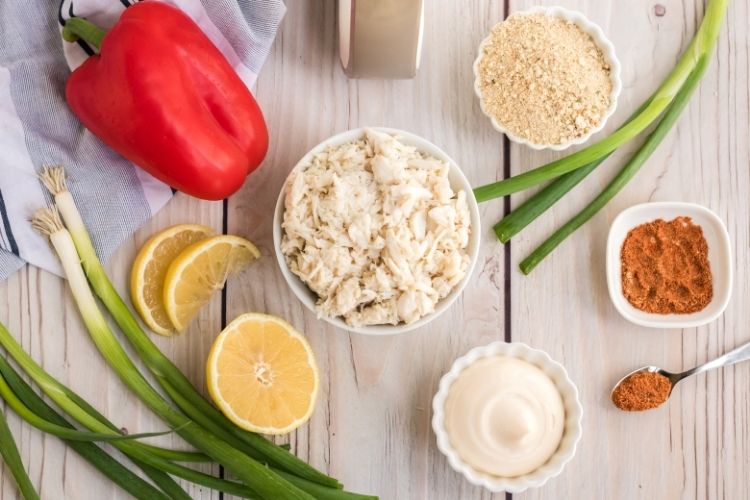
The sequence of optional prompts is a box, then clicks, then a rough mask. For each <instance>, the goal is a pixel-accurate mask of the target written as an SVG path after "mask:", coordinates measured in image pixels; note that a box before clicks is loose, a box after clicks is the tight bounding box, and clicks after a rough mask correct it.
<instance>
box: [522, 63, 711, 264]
mask: <svg viewBox="0 0 750 500" xmlns="http://www.w3.org/2000/svg"><path fill="white" fill-rule="evenodd" d="M707 67H708V55H704V56H703V57H701V58H700V60H699V61H698V62H697V63H696V65H695V71H694V72H693V74H692V75H690V76H689V77H688V80H687V81H686V82H685V85H684V86H683V87H682V89H680V91H679V92H678V93H677V96H676V98H675V100H674V103H673V104H672V105H671V106H670V107H669V109H668V110H667V112H666V113H665V114H664V117H663V118H662V119H661V120H660V121H659V124H658V125H657V126H656V128H655V129H654V130H653V132H651V133H650V134H649V136H648V138H647V139H646V141H645V142H644V143H643V145H642V146H641V147H640V148H639V149H638V151H637V152H636V153H635V154H634V155H633V156H632V158H630V160H629V161H628V162H627V163H626V164H625V166H624V167H623V168H622V170H620V172H619V173H618V174H617V175H616V176H615V178H614V179H612V181H611V182H610V183H609V184H607V186H606V187H605V188H604V190H603V191H602V192H601V193H600V194H599V196H597V197H596V198H594V200H593V201H592V202H591V203H589V204H588V205H586V207H585V208H584V209H583V210H581V211H580V212H579V213H578V214H577V215H576V216H575V217H573V218H572V219H570V220H569V221H568V222H566V223H565V224H564V225H563V226H562V227H560V229H558V230H557V231H555V232H554V233H553V234H552V235H551V236H550V237H549V238H547V239H546V240H545V241H544V243H542V244H541V245H539V247H537V248H536V249H535V250H534V251H533V252H531V254H530V255H529V256H528V257H526V258H525V259H524V260H523V261H522V262H521V265H520V267H521V271H523V273H524V274H529V273H530V272H531V271H532V270H533V269H534V268H535V267H536V266H537V265H538V264H539V262H541V261H542V260H543V259H544V258H545V257H546V256H547V255H549V253H550V252H552V250H554V249H555V248H556V247H557V246H558V245H559V244H560V243H562V241H563V240H565V238H567V237H568V236H570V235H571V234H572V233H573V232H574V231H575V230H576V229H578V228H579V227H581V226H582V225H583V224H585V223H586V221H588V220H589V219H591V217H593V216H594V215H595V214H596V213H597V212H598V211H599V210H601V209H602V208H603V207H604V205H606V204H607V203H608V202H609V201H610V200H611V199H612V198H614V196H615V195H616V194H617V193H619V192H620V190H621V189H622V188H623V187H625V185H626V184H627V183H628V181H630V179H632V178H633V176H634V175H635V174H636V173H637V172H638V170H639V169H640V168H641V166H643V164H644V163H645V161H646V160H647V159H648V157H649V156H651V154H652V153H653V152H654V150H655V149H656V148H657V146H658V145H659V144H660V143H661V141H662V140H663V139H664V136H666V135H667V132H669V129H670V128H671V127H672V125H674V122H675V121H677V118H678V117H679V116H680V113H681V112H682V110H683V109H684V108H685V106H686V105H687V103H688V100H689V99H690V96H691V95H692V93H693V91H694V90H695V89H696V88H697V86H698V83H700V79H701V77H702V76H703V74H704V73H705V71H706V68H707Z"/></svg>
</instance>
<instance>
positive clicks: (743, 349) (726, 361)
mask: <svg viewBox="0 0 750 500" xmlns="http://www.w3.org/2000/svg"><path fill="white" fill-rule="evenodd" d="M749 359H750V342H748V343H747V344H744V345H741V346H740V347H738V348H736V349H734V350H732V351H729V352H728V353H726V354H724V355H723V356H719V357H718V358H716V359H714V360H712V361H709V362H708V363H704V364H702V365H699V366H696V367H695V368H693V369H692V370H688V371H686V372H683V373H682V376H681V377H680V378H681V379H683V378H685V377H689V376H690V375H695V374H696V373H702V372H705V371H708V370H713V369H714V368H719V367H720V366H729V365H733V364H735V363H739V362H740V361H746V360H749Z"/></svg>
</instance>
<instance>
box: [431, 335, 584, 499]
mask: <svg viewBox="0 0 750 500" xmlns="http://www.w3.org/2000/svg"><path fill="white" fill-rule="evenodd" d="M498 355H499V356H508V357H512V358H517V359H521V360H524V361H527V362H529V363H531V364H533V365H535V366H537V367H539V368H540V369H541V370H542V371H543V372H544V373H545V374H547V376H548V377H549V378H550V379H552V382H554V384H555V386H556V387H557V390H558V391H560V395H561V396H562V400H563V404H564V406H565V429H564V431H563V437H562V440H561V441H560V446H558V448H557V451H555V453H554V455H552V456H551V457H550V459H549V460H548V461H547V462H546V463H545V464H544V465H542V466H541V467H539V468H538V469H536V470H535V471H533V472H530V473H528V474H524V475H522V476H517V477H497V476H491V475H488V474H484V473H481V472H478V471H476V470H474V469H473V468H472V467H471V466H469V465H468V464H466V463H465V462H463V461H462V460H461V458H460V457H459V456H458V454H457V453H456V452H455V450H454V449H453V447H452V446H451V444H450V440H449V439H448V434H447V433H446V431H445V411H444V408H445V399H446V397H447V396H448V390H449V389H450V386H451V384H453V382H454V381H455V380H456V378H457V377H458V375H459V373H461V370H463V369H464V368H466V367H467V366H469V365H470V364H472V363H474V362H475V361H477V360H478V359H481V358H486V357H489V356H498ZM432 412H433V413H432V430H433V431H434V432H435V436H436V437H437V445H438V448H439V449H440V451H441V452H442V453H443V454H444V455H445V456H446V457H447V458H448V463H449V464H450V466H451V467H452V468H453V469H454V470H456V471H457V472H460V473H461V474H463V476H464V477H465V478H466V479H467V480H468V481H469V482H470V483H471V484H474V485H477V486H482V487H484V488H486V489H488V490H489V491H492V492H500V491H507V492H509V493H520V492H522V491H525V490H526V489H528V488H536V487H539V486H542V485H543V484H544V483H546V482H547V481H548V480H549V479H550V478H553V477H555V476H557V475H559V474H560V472H562V470H563V467H564V466H565V464H566V463H568V462H569V461H570V460H571V459H572V458H573V456H574V455H575V453H576V448H577V446H578V442H579V441H580V439H581V435H582V434H583V429H582V427H581V420H582V418H583V408H582V407H581V402H580V401H579V399H578V389H577V388H576V386H575V384H574V383H573V382H572V381H571V380H570V377H568V372H567V371H566V370H565V368H564V367H563V366H562V365H561V364H560V363H558V362H556V361H553V360H552V358H550V357H549V355H548V354H547V353H546V352H544V351H540V350H538V349H533V348H531V347H529V346H528V345H526V344H522V343H510V344H509V343H505V342H494V343H492V344H489V345H487V346H483V347H475V348H474V349H472V350H470V351H469V352H468V353H466V354H465V355H464V356H461V357H460V358H458V359H457V360H456V361H454V362H453V366H451V369H450V371H449V372H448V373H446V374H445V375H443V378H442V379H440V386H439V388H438V392H437V394H436V395H435V398H434V399H433V400H432Z"/></svg>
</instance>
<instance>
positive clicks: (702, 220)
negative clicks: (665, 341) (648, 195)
mask: <svg viewBox="0 0 750 500" xmlns="http://www.w3.org/2000/svg"><path fill="white" fill-rule="evenodd" d="M681 215H684V216H688V217H690V218H692V219H693V222H695V223H696V224H698V225H700V226H701V228H703V235H704V236H705V238H706V242H707V243H708V261H709V264H710V266H711V275H712V277H713V290H714V295H713V298H712V299H711V302H709V304H708V305H707V306H706V307H705V308H704V309H703V310H701V311H698V312H695V313H691V314H655V313H647V312H645V311H641V310H640V309H636V308H635V307H633V306H632V305H631V304H630V302H628V300H627V299H626V298H625V296H624V295H623V293H622V275H621V269H622V265H621V259H620V252H621V250H622V244H623V242H624V241H625V237H626V236H627V234H628V231H630V230H631V229H633V228H634V227H636V226H639V225H641V224H644V223H646V222H651V221H653V220H656V219H664V220H667V221H670V220H672V219H674V218H675V217H679V216H681ZM606 260H607V286H608V288H609V296H610V297H611V299H612V303H613V304H614V305H615V309H617V310H618V311H619V312H620V314H622V316H623V317H624V318H625V319H627V320H629V321H631V322H633V323H635V324H636V325H640V326H647V327H650V328H693V327H696V326H701V325H705V324H706V323H710V322H711V321H713V320H715V319H716V318H718V317H719V316H720V315H721V313H723V312H724V309H726V307H727V304H728V303H729V298H730V296H731V295H732V279H733V278H732V251H731V247H730V243H729V234H728V233H727V228H726V227H725V226H724V223H723V222H722V221H721V219H720V218H719V217H718V216H717V215H716V214H715V213H713V212H712V211H710V210H709V209H707V208H706V207H703V206H701V205H696V204H694V203H682V202H652V203H642V204H640V205H634V206H632V207H630V208H628V209H625V210H623V211H622V212H621V213H620V215H618V216H617V217H616V218H615V220H614V221H613V222H612V226H611V227H610V229H609V236H608V237H607V259H606Z"/></svg>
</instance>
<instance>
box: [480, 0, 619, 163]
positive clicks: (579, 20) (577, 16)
mask: <svg viewBox="0 0 750 500" xmlns="http://www.w3.org/2000/svg"><path fill="white" fill-rule="evenodd" d="M538 13H543V14H547V15H549V16H552V17H557V18H560V19H565V20H566V21H571V22H573V23H575V24H576V25H577V26H578V27H579V28H581V30H582V31H583V32H584V33H587V34H588V35H590V36H591V39H592V40H594V43H595V44H596V46H597V47H599V48H600V49H601V51H602V55H603V56H604V59H605V60H606V61H607V63H609V77H610V80H611V81H612V92H611V93H610V95H609V108H607V111H606V112H605V113H604V116H603V117H602V119H601V121H600V122H599V124H598V125H597V126H596V127H594V128H593V129H591V130H590V131H589V132H588V133H587V134H585V135H582V136H581V137H576V138H575V139H571V140H570V141H568V142H564V143H562V144H536V143H533V142H531V141H528V140H526V139H524V138H522V137H518V136H517V135H515V134H513V133H512V132H510V131H509V130H507V129H506V128H505V127H504V126H503V125H502V124H501V123H500V122H498V121H497V119H496V118H495V117H494V116H492V114H491V113H490V112H489V111H488V110H486V109H485V107H484V99H483V98H482V91H481V89H480V85H479V61H480V60H481V59H482V53H483V52H484V46H485V45H486V44H487V43H489V41H490V39H491V38H492V30H490V34H489V35H487V37H486V38H485V39H484V40H482V43H480V44H479V54H478V55H477V58H476V59H475V60H474V65H473V70H474V93H475V94H476V95H477V97H479V106H480V107H481V108H482V112H483V113H484V114H485V115H486V116H487V118H489V119H490V121H491V122H492V126H493V127H494V128H495V130H497V131H498V132H501V133H503V134H505V135H506V136H507V137H508V139H510V140H511V141H513V142H516V143H518V144H524V145H526V146H528V147H530V148H531V149H536V150H542V149H552V150H554V151H562V150H564V149H567V148H569V147H570V146H573V145H576V144H583V143H584V142H586V141H587V140H589V138H590V137H591V136H592V135H594V134H595V133H597V132H599V131H600V130H601V129H603V128H604V125H606V124H607V120H609V117H610V116H612V114H613V113H614V112H615V109H616V108H617V99H618V98H619V97H620V91H621V90H622V80H620V61H619V60H618V59H617V55H616V54H615V47H614V46H613V45H612V42H610V41H609V39H608V38H607V37H606V36H605V35H604V31H602V29H601V28H600V27H599V26H598V25H597V24H594V23H592V22H591V21H589V20H588V18H586V16H584V15H583V14H581V13H580V12H576V11H572V10H568V9H565V8H563V7H541V6H537V7H532V8H530V9H527V10H524V11H520V12H514V13H513V14H511V15H510V16H509V18H510V17H513V16H524V15H529V14H538ZM506 20H507V19H506ZM502 22H505V21H501V23H502ZM498 24H500V23H498ZM492 29H494V26H493V28H492Z"/></svg>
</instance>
